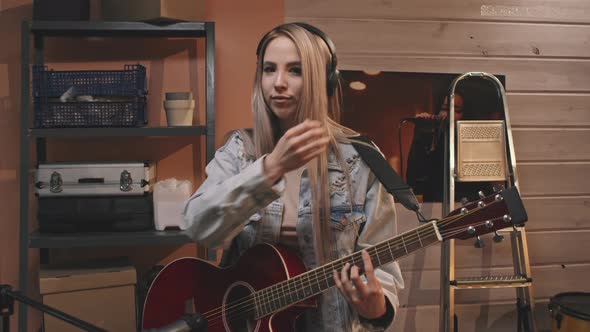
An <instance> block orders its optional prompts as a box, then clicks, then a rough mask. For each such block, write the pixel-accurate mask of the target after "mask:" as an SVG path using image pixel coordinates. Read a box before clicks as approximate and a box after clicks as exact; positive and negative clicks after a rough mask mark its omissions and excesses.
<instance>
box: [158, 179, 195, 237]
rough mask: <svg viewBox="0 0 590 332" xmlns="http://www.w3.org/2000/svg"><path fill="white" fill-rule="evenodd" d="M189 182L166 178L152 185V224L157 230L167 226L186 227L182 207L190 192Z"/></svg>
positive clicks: (182, 228)
mask: <svg viewBox="0 0 590 332" xmlns="http://www.w3.org/2000/svg"><path fill="white" fill-rule="evenodd" d="M191 188H192V186H191V182H190V181H187V180H181V181H179V180H176V179H174V178H172V179H166V180H163V181H159V182H158V183H156V184H155V185H154V188H153V189H154V225H155V228H156V229H157V230H159V231H163V230H164V229H166V228H167V227H178V228H180V229H181V230H185V229H186V228H187V225H186V223H185V222H184V218H183V217H182V209H183V208H184V203H185V202H186V200H187V199H188V198H189V197H190V194H191Z"/></svg>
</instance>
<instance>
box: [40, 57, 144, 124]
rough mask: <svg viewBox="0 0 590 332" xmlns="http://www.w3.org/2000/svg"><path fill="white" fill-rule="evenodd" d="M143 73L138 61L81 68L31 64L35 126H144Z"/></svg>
mask: <svg viewBox="0 0 590 332" xmlns="http://www.w3.org/2000/svg"><path fill="white" fill-rule="evenodd" d="M145 73H146V71H145V67H144V66H142V65H139V64H138V65H125V67H124V69H123V70H84V71H54V70H50V69H48V68H47V67H45V66H33V96H34V100H33V101H34V111H35V127H36V128H67V127H70V128H71V127H140V126H145V125H146V123H147V118H146V115H145V109H146V95H147V88H146V86H147V83H146V74H145ZM66 92H67V93H66ZM64 94H65V95H67V98H60V97H62V96H64V97H65V95H64Z"/></svg>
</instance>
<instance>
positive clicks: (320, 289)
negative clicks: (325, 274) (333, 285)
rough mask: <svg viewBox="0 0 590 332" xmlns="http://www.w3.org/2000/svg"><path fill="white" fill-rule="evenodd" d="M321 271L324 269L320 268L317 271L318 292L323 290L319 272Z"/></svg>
mask: <svg viewBox="0 0 590 332" xmlns="http://www.w3.org/2000/svg"><path fill="white" fill-rule="evenodd" d="M321 271H322V270H321V269H320V270H319V271H318V272H317V273H316V275H315V282H316V283H317V285H318V290H317V291H316V293H319V292H321V291H322V285H321V284H320V276H319V273H320V272H321Z"/></svg>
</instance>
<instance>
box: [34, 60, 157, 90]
mask: <svg viewBox="0 0 590 332" xmlns="http://www.w3.org/2000/svg"><path fill="white" fill-rule="evenodd" d="M72 87H73V88H74V89H75V95H78V96H94V97H100V96H145V95H146V94H147V80H146V71H145V67H144V66H142V65H139V64H137V65H125V67H124V69H123V70H80V71H54V70H51V69H49V68H48V67H46V66H33V96H34V97H48V98H59V97H60V96H62V95H63V94H64V93H65V92H66V91H68V90H69V89H70V88H72Z"/></svg>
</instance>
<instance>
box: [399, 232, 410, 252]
mask: <svg viewBox="0 0 590 332" xmlns="http://www.w3.org/2000/svg"><path fill="white" fill-rule="evenodd" d="M400 238H401V239H402V244H403V245H404V250H406V254H408V248H407V247H406V241H404V235H403V234H402V235H400Z"/></svg>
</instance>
